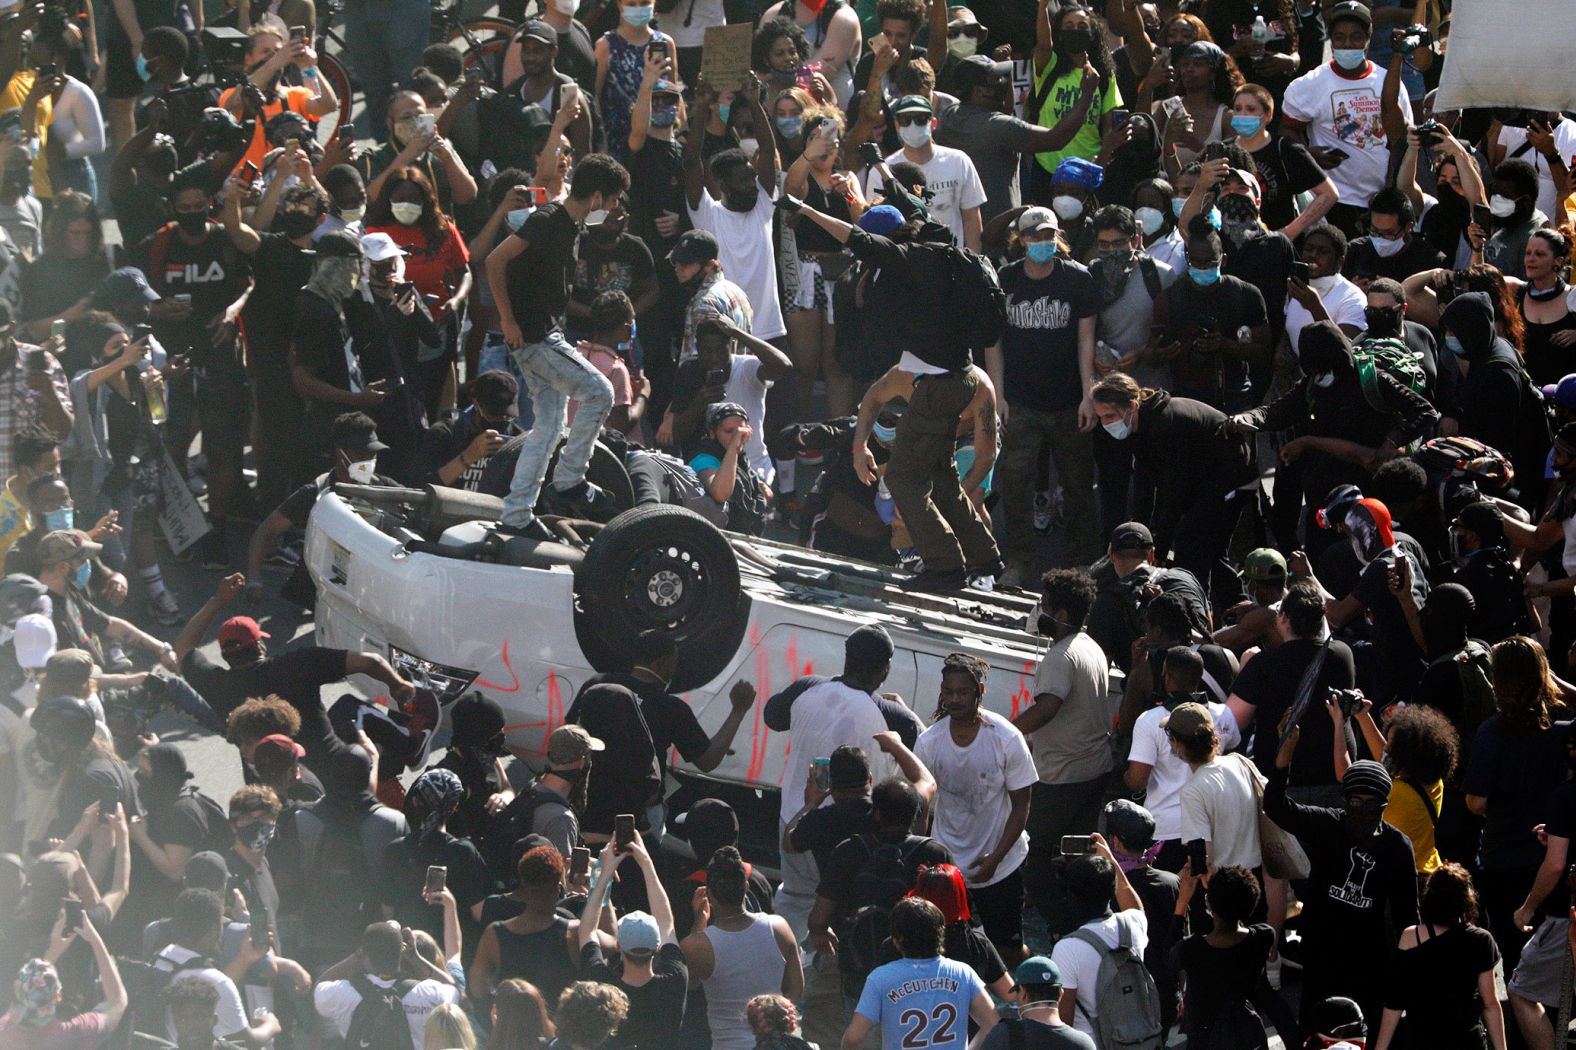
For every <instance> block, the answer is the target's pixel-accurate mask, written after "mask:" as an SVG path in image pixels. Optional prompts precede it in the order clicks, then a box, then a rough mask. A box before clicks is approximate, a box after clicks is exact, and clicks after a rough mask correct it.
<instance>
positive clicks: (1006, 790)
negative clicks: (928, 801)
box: [914, 653, 1110, 966]
mask: <svg viewBox="0 0 1576 1050" xmlns="http://www.w3.org/2000/svg"><path fill="white" fill-rule="evenodd" d="M988 670H989V668H988V667H987V666H986V664H985V662H984V661H982V660H978V659H976V658H974V657H972V656H967V655H965V654H963V653H953V654H951V655H950V656H948V657H947V658H946V660H945V661H944V662H943V663H942V666H941V692H940V695H939V696H938V697H937V700H936V713H935V724H934V725H932V726H931V727H930V728H929V729H927V730H925V731H924V732H923V733H921V734H920V735H919V740H918V741H916V742H915V744H914V754H915V755H916V756H918V758H919V760H920V761H921V762H923V763H924V764H925V768H927V769H929V770H930V771H931V774H932V775H933V776H934V777H935V778H936V788H937V791H936V800H935V807H936V809H935V827H934V837H935V839H936V841H937V842H940V843H941V844H942V845H944V846H946V847H947V848H948V849H949V850H951V851H952V855H953V857H954V858H956V863H957V865H958V867H959V868H960V869H961V870H962V871H963V875H964V881H965V882H966V883H967V884H968V887H969V897H970V900H971V902H972V904H973V908H974V912H975V914H976V915H977V916H978V917H979V920H980V925H982V926H983V927H984V929H985V935H986V936H987V937H989V938H990V939H991V943H992V944H994V945H995V946H996V950H997V951H998V952H999V953H1000V954H1001V957H1002V960H1003V961H1004V962H1006V963H1007V965H1009V966H1011V965H1013V964H1015V963H1019V962H1022V961H1023V959H1024V958H1025V957H1026V956H1027V954H1028V953H1027V952H1026V951H1025V950H1024V947H1023V862H1024V860H1025V858H1027V857H1028V855H1029V836H1028V834H1027V833H1026V832H1025V831H1024V827H1025V825H1026V824H1027V823H1028V819H1029V799H1030V795H1031V793H1032V792H1033V790H1034V785H1035V784H1036V783H1038V781H1039V779H1040V778H1039V774H1038V773H1037V772H1036V770H1035V763H1034V755H1033V754H1032V753H1031V752H1030V751H1029V744H1028V742H1027V741H1026V740H1024V738H1023V734H1022V733H1021V732H1019V731H1018V729H1017V728H1016V727H1015V726H1013V724H1012V723H1011V722H1009V721H1007V719H1005V718H1003V717H1002V716H1001V715H998V714H997V713H996V712H994V711H987V710H985V707H984V700H985V675H986V673H987V671H988ZM1106 762H1107V763H1109V762H1110V755H1109V752H1108V753H1107V755H1106Z"/></svg>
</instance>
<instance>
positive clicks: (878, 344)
mask: <svg viewBox="0 0 1576 1050" xmlns="http://www.w3.org/2000/svg"><path fill="white" fill-rule="evenodd" d="M874 277H875V271H874V270H873V269H872V268H871V267H868V266H866V265H865V264H864V263H863V262H861V261H860V260H858V259H855V260H854V261H853V263H851V264H850V265H849V267H848V268H847V269H846V270H844V271H843V272H842V273H841V274H839V275H838V277H837V279H836V280H835V281H833V282H832V312H833V314H834V315H835V316H836V317H837V336H836V339H835V340H834V342H833V344H832V356H834V357H835V358H837V363H838V365H839V366H841V367H842V369H843V371H845V372H847V373H848V374H849V375H850V376H853V377H854V378H855V379H857V380H859V381H860V382H863V383H870V382H874V381H875V380H876V379H877V378H879V377H880V376H881V375H883V374H885V372H886V370H887V369H888V368H890V367H891V366H892V365H895V364H897V361H898V356H897V354H895V353H883V352H882V351H883V349H884V348H885V346H886V342H885V341H883V340H881V339H879V338H877V337H876V335H875V331H874V329H875V326H876V324H877V323H878V322H877V319H876V318H874V317H872V316H871V313H870V311H868V310H867V309H866V308H865V300H866V298H867V296H868V295H869V293H870V282H871V281H872V280H873V279H874Z"/></svg>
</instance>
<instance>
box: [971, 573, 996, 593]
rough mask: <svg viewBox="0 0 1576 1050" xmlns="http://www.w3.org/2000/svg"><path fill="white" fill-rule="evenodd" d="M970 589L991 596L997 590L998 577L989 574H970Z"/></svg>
mask: <svg viewBox="0 0 1576 1050" xmlns="http://www.w3.org/2000/svg"><path fill="white" fill-rule="evenodd" d="M968 589H969V590H971V591H984V592H985V593H986V594H989V593H990V592H991V591H994V590H995V589H996V577H995V576H992V575H990V574H987V573H970V574H969V583H968Z"/></svg>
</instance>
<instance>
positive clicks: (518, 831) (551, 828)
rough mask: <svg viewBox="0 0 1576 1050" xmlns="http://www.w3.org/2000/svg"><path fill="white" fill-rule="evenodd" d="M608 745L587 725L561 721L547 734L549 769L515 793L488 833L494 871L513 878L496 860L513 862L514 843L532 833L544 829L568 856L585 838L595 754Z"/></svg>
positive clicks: (566, 856) (564, 855)
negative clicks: (582, 835) (583, 816)
mask: <svg viewBox="0 0 1576 1050" xmlns="http://www.w3.org/2000/svg"><path fill="white" fill-rule="evenodd" d="M606 749H607V745H606V744H604V743H603V742H602V741H600V740H598V739H597V738H596V737H594V736H592V735H591V734H590V733H588V732H586V731H585V729H584V728H582V727H580V726H577V725H562V726H559V727H558V728H557V729H555V730H553V733H552V735H551V736H549V737H548V738H547V770H546V771H545V772H544V773H542V775H541V776H539V777H537V778H536V779H535V780H534V781H532V783H531V786H530V787H528V788H526V789H525V790H524V791H522V792H520V794H519V795H517V796H515V799H514V801H513V802H511V803H509V805H508V806H507V807H506V808H505V809H504V810H503V812H502V813H501V814H499V817H498V821H497V823H496V824H495V825H494V826H493V830H492V831H490V832H489V833H488V847H489V848H488V851H487V852H488V854H489V856H490V857H491V858H493V859H494V874H495V875H499V876H500V877H503V878H506V879H511V878H512V876H513V874H514V873H513V872H512V871H503V872H500V871H499V870H498V867H497V861H498V860H500V859H502V860H503V861H504V867H506V868H507V867H509V864H508V862H507V858H508V855H509V854H511V853H512V852H513V845H514V843H516V842H518V841H520V840H521V839H523V838H524V837H525V836H527V835H540V836H542V837H543V838H545V839H546V840H547V841H548V842H550V843H552V844H553V848H554V849H556V850H558V852H559V853H560V854H562V855H563V858H564V860H565V861H566V862H567V861H568V860H569V855H570V852H571V851H572V850H573V848H574V847H575V846H577V845H579V844H580V814H581V813H583V812H585V808H586V785H587V782H588V780H589V778H590V776H591V762H592V755H594V754H595V753H596V752H598V751H605V750H606Z"/></svg>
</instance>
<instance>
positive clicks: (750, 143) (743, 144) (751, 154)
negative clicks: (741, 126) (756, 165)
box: [739, 139, 761, 160]
mask: <svg viewBox="0 0 1576 1050" xmlns="http://www.w3.org/2000/svg"><path fill="white" fill-rule="evenodd" d="M739 148H740V149H742V150H743V151H744V155H745V156H746V157H748V158H749V159H750V160H754V159H755V154H756V151H757V150H759V149H760V148H761V143H760V140H759V139H740V140H739Z"/></svg>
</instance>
